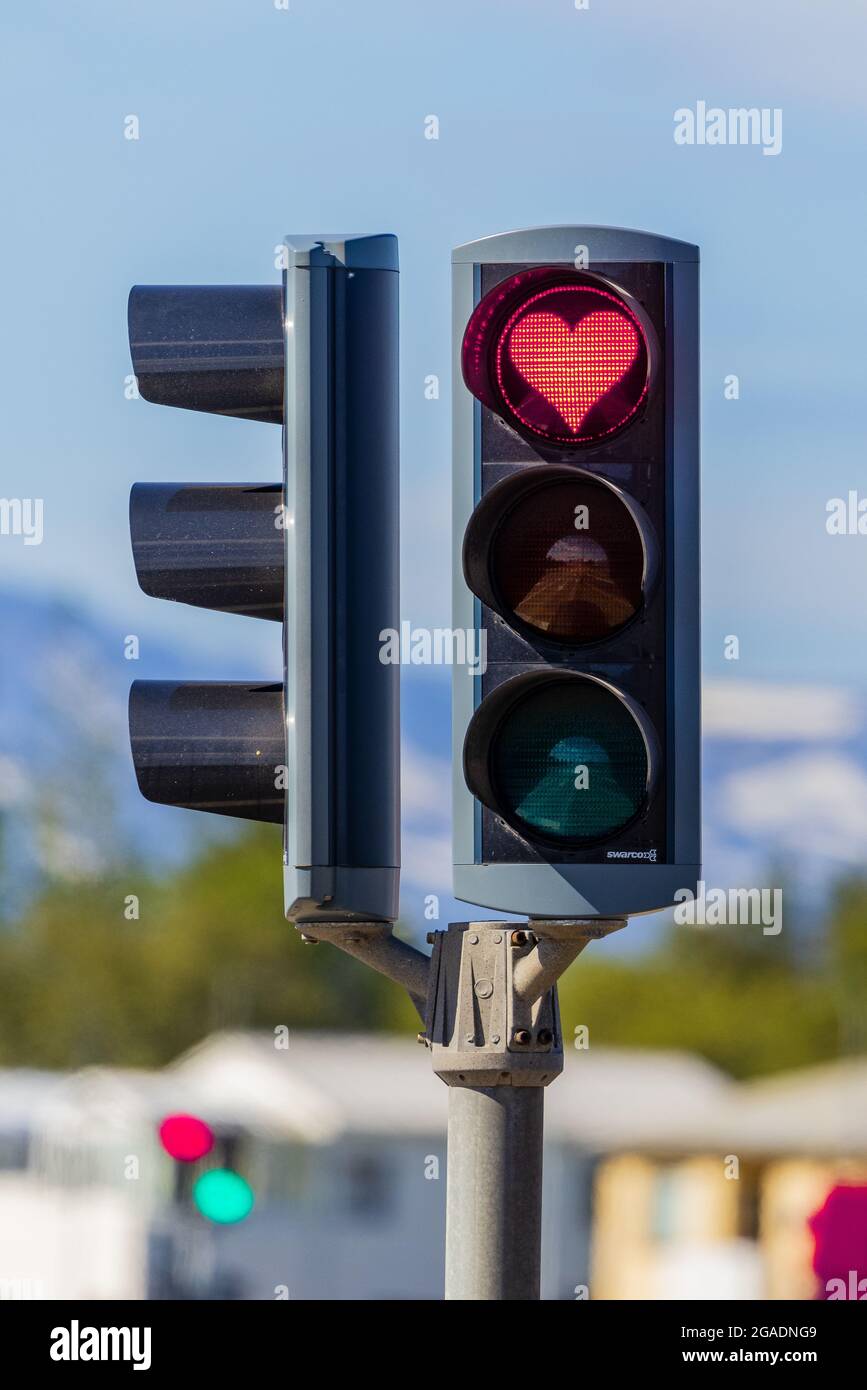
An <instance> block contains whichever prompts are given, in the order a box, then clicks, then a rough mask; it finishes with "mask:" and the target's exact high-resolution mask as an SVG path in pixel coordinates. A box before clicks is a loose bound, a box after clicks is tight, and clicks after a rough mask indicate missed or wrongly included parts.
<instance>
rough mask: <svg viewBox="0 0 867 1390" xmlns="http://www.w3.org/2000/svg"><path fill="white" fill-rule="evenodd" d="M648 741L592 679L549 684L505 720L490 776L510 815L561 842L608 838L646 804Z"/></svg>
mask: <svg viewBox="0 0 867 1390" xmlns="http://www.w3.org/2000/svg"><path fill="white" fill-rule="evenodd" d="M647 776H648V758H647V746H646V744H645V741H644V737H643V735H642V732H641V729H640V728H639V726H638V723H637V722H636V720H635V717H634V716H633V715H632V713H631V712H630V710H629V709H628V708H627V706H626V705H625V704H624V703H623V702H622V700H619V699H618V698H617V696H616V695H614V694H612V693H611V691H610V690H607V689H605V687H604V686H600V685H596V684H594V683H593V682H591V681H579V680H561V681H559V682H552V683H551V684H548V685H545V686H543V687H542V688H541V689H539V690H537V691H534V692H533V693H532V694H530V695H527V696H525V698H524V699H523V700H521V701H520V702H519V703H518V704H516V705H515V706H514V707H513V709H512V710H511V711H510V712H509V713H508V714H507V715H506V717H505V719H504V720H503V722H502V723H501V724H500V727H499V730H498V733H497V737H496V739H495V740H494V744H493V747H492V750H491V777H492V782H493V785H494V788H495V791H496V795H497V799H498V802H499V804H500V806H501V808H502V809H503V812H504V814H506V815H507V817H509V818H511V819H513V820H515V821H516V822H518V823H519V824H520V827H521V828H522V829H526V831H527V833H528V835H529V837H530V838H532V837H533V836H534V834H535V835H536V836H538V837H540V838H542V839H545V840H550V841H554V842H555V843H560V844H563V845H575V844H581V843H587V842H592V841H594V840H603V839H606V838H608V837H610V836H611V835H614V834H616V833H617V832H618V831H619V830H621V829H622V828H623V827H624V826H625V825H627V824H628V822H629V821H631V820H632V818H633V816H635V815H636V814H637V812H638V811H639V810H640V809H641V805H642V803H643V801H644V798H645V795H646V791H647Z"/></svg>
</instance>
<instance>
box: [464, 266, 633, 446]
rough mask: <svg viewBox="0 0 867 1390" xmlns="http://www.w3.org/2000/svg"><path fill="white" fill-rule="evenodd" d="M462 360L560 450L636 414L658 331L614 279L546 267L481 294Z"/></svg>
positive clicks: (473, 386) (501, 409)
mask: <svg viewBox="0 0 867 1390" xmlns="http://www.w3.org/2000/svg"><path fill="white" fill-rule="evenodd" d="M462 361H463V369H464V379H465V381H466V383H467V385H468V386H469V388H470V390H471V391H472V392H473V393H474V395H476V396H478V398H479V399H480V400H481V401H483V402H484V403H485V404H486V405H488V406H490V407H491V408H492V409H493V410H495V411H496V412H497V413H498V414H499V415H501V416H503V418H504V419H506V420H507V421H509V422H510V423H511V424H512V425H513V427H514V428H515V429H517V430H518V431H519V432H521V433H526V434H527V435H528V436H530V437H531V438H533V439H541V440H544V441H547V442H549V443H550V444H551V445H552V446H553V447H554V449H555V450H556V451H558V452H561V453H562V452H563V450H567V451H568V450H570V449H574V448H576V447H583V446H586V445H592V444H596V443H599V442H601V441H603V440H605V439H607V438H608V437H609V436H611V435H613V434H616V433H618V432H619V431H620V430H622V429H623V428H624V427H625V426H626V425H627V424H629V422H630V421H631V420H633V419H634V418H635V417H636V415H637V413H638V411H639V409H640V408H641V406H642V404H643V402H644V400H645V399H646V397H647V394H648V389H649V384H650V379H651V368H652V366H653V363H654V361H655V335H654V334H653V329H652V327H651V325H650V323H649V321H648V318H647V315H646V314H645V313H644V311H643V310H642V308H641V306H640V304H639V303H638V302H637V301H636V300H635V299H633V298H632V296H631V295H629V294H628V293H627V292H626V291H624V290H621V289H620V287H619V286H617V285H614V284H613V282H611V281H609V280H606V279H604V278H603V277H601V276H595V275H591V274H589V272H588V273H585V272H568V271H567V272H563V271H560V272H559V273H556V272H554V271H553V269H552V268H550V267H547V268H546V267H540V268H538V269H533V270H531V271H528V272H522V273H521V274H519V275H516V276H513V277H511V278H510V279H508V280H505V281H502V282H501V283H500V284H499V285H497V286H495V287H494V289H493V290H491V291H490V292H489V293H488V294H487V295H486V296H485V297H484V299H482V300H481V301H480V302H479V304H478V305H477V306H476V309H475V311H474V313H473V316H472V318H471V319H470V322H469V324H468V325H467V331H466V334H465V335H464V344H463V355H462Z"/></svg>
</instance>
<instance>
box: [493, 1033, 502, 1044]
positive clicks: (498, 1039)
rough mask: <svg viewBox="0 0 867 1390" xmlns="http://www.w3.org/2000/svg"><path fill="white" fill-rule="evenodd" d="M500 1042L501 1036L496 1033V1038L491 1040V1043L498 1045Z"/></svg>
mask: <svg viewBox="0 0 867 1390" xmlns="http://www.w3.org/2000/svg"><path fill="white" fill-rule="evenodd" d="M499 1041H500V1035H499V1033H495V1034H494V1036H493V1037H492V1038H491V1042H492V1043H498V1042H499Z"/></svg>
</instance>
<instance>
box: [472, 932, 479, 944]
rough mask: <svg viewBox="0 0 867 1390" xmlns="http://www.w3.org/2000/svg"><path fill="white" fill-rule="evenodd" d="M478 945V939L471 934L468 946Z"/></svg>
mask: <svg viewBox="0 0 867 1390" xmlns="http://www.w3.org/2000/svg"><path fill="white" fill-rule="evenodd" d="M478 944H479V938H478V937H477V936H476V935H475V934H473V935H472V936H471V937H470V945H471V946H478Z"/></svg>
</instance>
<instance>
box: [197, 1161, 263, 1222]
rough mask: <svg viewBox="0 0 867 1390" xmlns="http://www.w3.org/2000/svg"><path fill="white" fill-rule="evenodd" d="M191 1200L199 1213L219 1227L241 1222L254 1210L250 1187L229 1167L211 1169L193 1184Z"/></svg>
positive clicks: (253, 1199)
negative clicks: (216, 1223)
mask: <svg viewBox="0 0 867 1390" xmlns="http://www.w3.org/2000/svg"><path fill="white" fill-rule="evenodd" d="M193 1201H194V1202H195V1204H196V1206H197V1207H198V1209H199V1211H200V1212H201V1213H202V1216H204V1217H206V1218H207V1220H208V1221H216V1222H218V1223H219V1224H220V1225H221V1226H229V1225H232V1223H233V1222H235V1221H243V1220H244V1217H245V1216H249V1215H250V1212H251V1211H252V1210H253V1203H254V1201H255V1198H254V1196H253V1189H252V1188H251V1186H250V1184H249V1183H248V1182H245V1181H244V1179H243V1178H242V1177H241V1175H240V1173H233V1172H231V1170H230V1169H228V1168H211V1169H210V1170H209V1171H208V1172H207V1173H203V1174H202V1176H201V1177H200V1178H199V1179H198V1181H197V1182H196V1184H195V1186H194V1187H193Z"/></svg>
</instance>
